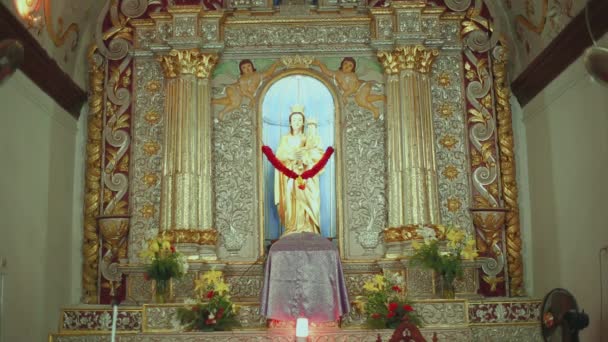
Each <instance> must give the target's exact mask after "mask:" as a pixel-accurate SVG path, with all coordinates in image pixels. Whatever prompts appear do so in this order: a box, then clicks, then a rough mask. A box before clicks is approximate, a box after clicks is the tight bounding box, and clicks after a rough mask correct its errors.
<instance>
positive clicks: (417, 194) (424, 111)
mask: <svg viewBox="0 0 608 342" xmlns="http://www.w3.org/2000/svg"><path fill="white" fill-rule="evenodd" d="M438 54H439V51H438V50H436V49H433V50H430V49H426V48H425V47H423V46H420V45H416V46H403V47H399V48H396V49H395V50H393V51H390V52H386V51H382V52H379V53H378V58H379V60H380V62H381V63H382V65H383V67H384V71H385V74H386V75H387V115H386V117H387V134H388V140H387V153H388V165H389V166H388V189H387V195H388V227H389V228H393V227H402V226H407V225H411V224H429V223H430V224H436V223H439V199H438V193H437V167H436V165H435V148H434V138H433V137H434V135H433V120H432V108H431V86H430V80H429V75H428V74H429V72H430V71H431V68H432V65H433V62H434V60H435V58H436V57H437V55H438Z"/></svg>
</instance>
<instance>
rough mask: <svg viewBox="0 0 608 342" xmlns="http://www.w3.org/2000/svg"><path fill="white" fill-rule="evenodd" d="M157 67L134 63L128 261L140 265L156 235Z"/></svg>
mask: <svg viewBox="0 0 608 342" xmlns="http://www.w3.org/2000/svg"><path fill="white" fill-rule="evenodd" d="M164 94H165V91H164V86H163V76H162V73H161V68H160V65H159V64H158V63H157V62H156V61H154V60H149V59H136V60H135V96H136V97H135V112H134V118H133V128H132V129H133V131H132V133H131V134H132V136H133V145H132V150H131V173H130V177H131V180H130V182H131V189H130V190H131V193H130V195H129V198H130V211H131V212H130V214H131V228H130V231H129V262H130V263H137V262H139V254H140V252H141V251H142V250H143V249H144V248H146V240H149V239H152V238H154V237H155V236H156V235H157V234H158V226H159V221H160V217H159V215H160V210H159V208H160V178H161V172H162V162H163V159H162V139H163V138H162V137H163V126H164V124H163V116H164V115H163V113H164V102H165V96H164Z"/></svg>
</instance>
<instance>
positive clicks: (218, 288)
mask: <svg viewBox="0 0 608 342" xmlns="http://www.w3.org/2000/svg"><path fill="white" fill-rule="evenodd" d="M228 290H229V288H228V284H226V283H224V282H223V281H218V282H217V283H216V284H215V292H217V293H219V294H224V293H226V292H228Z"/></svg>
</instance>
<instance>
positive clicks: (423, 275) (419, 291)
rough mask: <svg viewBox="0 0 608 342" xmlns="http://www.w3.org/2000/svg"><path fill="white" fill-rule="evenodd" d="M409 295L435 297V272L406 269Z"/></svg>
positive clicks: (421, 269) (417, 268) (415, 268)
mask: <svg viewBox="0 0 608 342" xmlns="http://www.w3.org/2000/svg"><path fill="white" fill-rule="evenodd" d="M406 284H407V293H408V295H409V296H411V297H414V298H416V297H418V298H425V297H427V298H428V297H431V296H433V293H434V289H433V272H432V271H429V270H427V269H424V268H419V267H408V268H407V269H406Z"/></svg>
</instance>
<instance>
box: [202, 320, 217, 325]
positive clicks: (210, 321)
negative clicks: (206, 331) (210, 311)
mask: <svg viewBox="0 0 608 342" xmlns="http://www.w3.org/2000/svg"><path fill="white" fill-rule="evenodd" d="M215 323H216V322H215V320H214V319H207V320H206V321H205V324H207V325H212V324H215Z"/></svg>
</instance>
